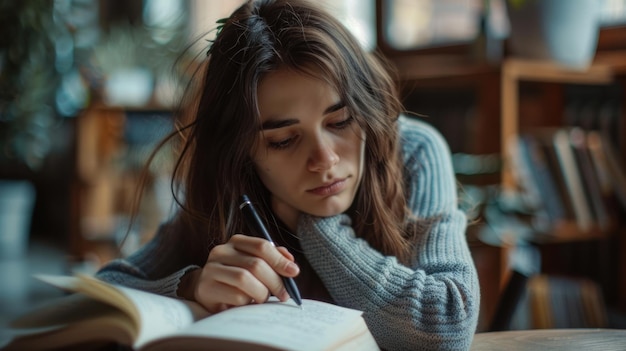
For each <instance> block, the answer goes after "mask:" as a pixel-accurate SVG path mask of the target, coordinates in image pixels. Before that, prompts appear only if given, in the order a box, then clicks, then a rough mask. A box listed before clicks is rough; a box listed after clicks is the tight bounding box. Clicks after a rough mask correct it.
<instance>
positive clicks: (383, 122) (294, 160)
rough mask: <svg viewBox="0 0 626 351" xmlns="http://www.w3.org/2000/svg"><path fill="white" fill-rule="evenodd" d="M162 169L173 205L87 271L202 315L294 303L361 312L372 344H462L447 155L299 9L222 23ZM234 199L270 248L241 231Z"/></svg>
mask: <svg viewBox="0 0 626 351" xmlns="http://www.w3.org/2000/svg"><path fill="white" fill-rule="evenodd" d="M200 87H201V89H200V91H199V93H198V95H197V100H196V101H195V102H194V105H192V107H193V111H194V113H193V118H192V121H191V122H190V124H189V125H188V126H186V127H184V128H182V129H181V131H180V132H179V133H178V134H176V136H177V137H179V138H180V141H181V142H182V143H183V147H182V150H181V154H180V159H179V162H178V164H177V167H176V169H175V172H174V176H175V177H176V179H182V189H184V191H183V195H182V200H181V201H180V204H181V206H180V207H181V210H180V211H178V213H177V215H176V216H175V218H174V219H173V220H171V221H169V222H168V223H166V224H164V225H163V226H162V227H161V228H160V229H159V231H158V233H157V234H156V236H155V237H154V239H153V240H152V241H151V242H149V243H148V244H147V245H146V246H145V247H144V248H142V249H141V250H140V251H139V252H137V253H135V254H134V255H132V256H131V257H129V258H127V259H124V260H116V261H113V262H111V263H110V264H108V265H107V266H105V267H104V268H103V269H102V270H101V271H100V272H99V273H98V277H100V278H101V279H103V280H106V281H110V282H115V283H120V284H123V285H127V286H132V287H135V288H140V289H144V290H148V291H152V292H156V293H160V294H163V295H168V296H176V297H181V298H186V299H190V300H195V301H197V302H198V303H200V304H202V305H203V306H204V307H205V308H207V309H208V310H209V311H211V312H219V311H222V310H224V309H226V308H230V307H232V306H239V305H244V304H249V303H263V302H265V301H266V300H267V298H268V297H269V295H275V296H277V297H278V298H279V299H281V300H283V301H284V300H286V299H287V298H288V295H287V293H286V290H285V288H284V286H283V284H282V281H281V278H280V276H286V277H294V279H295V280H296V282H297V285H298V287H299V289H300V292H301V294H302V297H303V298H313V299H320V300H325V301H330V302H333V303H335V304H339V305H343V306H347V307H351V308H355V309H359V310H362V311H364V318H365V320H366V322H367V324H368V326H369V328H370V330H371V331H372V334H373V335H374V337H375V338H376V340H377V342H378V343H379V345H380V346H381V347H382V348H384V349H389V350H392V349H410V350H416V349H454V350H459V349H467V348H469V345H470V343H471V340H472V335H473V333H474V329H475V327H476V322H477V316H478V303H479V302H478V301H479V291H478V282H477V275H476V271H475V268H474V266H473V263H472V259H471V256H470V253H469V250H468V246H467V243H466V241H465V236H464V233H465V228H466V218H465V216H464V214H463V213H462V212H461V211H460V210H459V209H458V208H457V203H456V202H457V198H456V187H455V180H454V175H453V172H452V168H451V162H450V155H449V150H448V148H447V145H446V144H445V143H444V141H443V139H442V138H441V136H440V135H439V134H437V133H436V132H435V130H434V129H432V128H431V127H429V126H427V125H425V124H423V123H420V122H417V121H416V120H410V119H408V118H406V117H400V112H401V106H400V103H399V101H398V99H397V96H396V95H395V91H394V89H393V84H392V81H391V79H390V78H389V76H388V75H387V73H385V71H384V69H383V68H382V66H381V65H380V64H379V63H378V62H377V61H376V60H375V59H374V58H373V57H371V56H370V55H368V54H367V53H365V52H363V51H362V49H361V48H360V47H359V45H358V43H357V41H356V40H355V39H354V38H353V37H352V36H351V35H350V34H349V33H348V32H347V31H346V29H344V28H343V27H342V26H341V25H340V24H339V23H338V22H337V21H336V20H335V19H334V18H333V17H331V16H330V15H328V14H327V13H326V12H324V11H322V10H320V9H318V8H317V7H316V6H315V5H314V4H312V3H309V2H305V1H301V0H297V1H296V0H260V1H249V2H247V3H245V4H244V5H242V6H241V7H240V8H239V9H237V10H236V11H235V12H234V13H233V14H232V15H231V16H230V17H229V18H228V19H227V21H226V23H225V24H224V26H223V28H221V31H220V32H219V33H218V35H217V37H216V39H215V41H214V42H213V43H212V46H211V48H210V50H209V52H208V57H207V68H206V72H205V73H204V77H203V81H202V83H201V86H200ZM242 194H248V196H249V197H250V199H251V201H252V202H253V203H254V204H255V205H256V207H257V209H259V210H260V212H261V216H262V217H263V219H264V220H265V222H266V224H267V225H268V227H269V228H270V231H272V235H273V236H274V240H275V242H276V244H277V245H278V246H279V248H278V249H277V248H275V247H273V246H271V245H270V244H269V243H268V242H267V241H265V240H263V239H260V238H257V237H252V236H247V235H241V234H237V233H247V232H248V231H247V229H246V228H245V226H244V220H243V218H242V216H241V213H240V211H239V208H238V205H239V203H240V198H241V195H242Z"/></svg>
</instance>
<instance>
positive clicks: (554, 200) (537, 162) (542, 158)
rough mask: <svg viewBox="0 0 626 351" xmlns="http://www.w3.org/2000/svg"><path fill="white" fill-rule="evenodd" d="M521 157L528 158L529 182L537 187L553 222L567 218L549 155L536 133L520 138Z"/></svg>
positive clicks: (542, 202) (542, 203)
mask: <svg viewBox="0 0 626 351" xmlns="http://www.w3.org/2000/svg"><path fill="white" fill-rule="evenodd" d="M518 140H519V148H520V157H521V158H525V159H526V163H527V165H526V167H527V168H528V169H529V172H528V173H529V176H528V178H529V180H528V181H529V182H530V181H532V183H534V186H535V187H536V190H535V192H536V193H537V196H538V198H539V202H540V203H541V207H543V208H544V209H545V211H546V213H547V216H548V218H549V220H550V222H551V223H552V224H555V223H557V222H559V221H563V220H566V210H565V206H564V201H563V199H562V197H561V195H560V194H559V193H558V187H557V184H556V181H555V179H554V174H553V173H552V171H551V170H550V167H549V165H548V161H547V157H546V155H545V154H544V151H543V149H542V148H541V146H540V142H539V140H538V139H537V137H536V136H535V135H532V134H523V135H520V137H519V138H518Z"/></svg>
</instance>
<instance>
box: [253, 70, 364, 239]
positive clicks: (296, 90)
mask: <svg viewBox="0 0 626 351" xmlns="http://www.w3.org/2000/svg"><path fill="white" fill-rule="evenodd" d="M257 94H258V104H259V110H260V114H261V123H262V125H261V130H260V131H259V133H260V138H259V142H258V144H257V145H256V147H255V149H254V150H253V154H252V158H253V160H254V163H255V166H256V170H257V173H258V175H259V177H260V179H261V181H262V182H263V184H265V186H266V187H267V189H268V190H269V191H270V192H271V194H272V199H271V200H272V209H273V210H274V212H275V213H276V215H277V216H278V217H279V218H280V219H281V220H282V221H283V222H285V224H286V225H288V226H289V227H290V228H291V229H295V227H296V225H297V219H298V215H299V213H300V212H305V213H308V214H312V215H315V216H320V217H327V216H333V215H336V214H339V213H342V212H344V211H346V210H347V209H348V208H349V207H350V205H351V204H352V201H353V200H354V196H355V194H356V192H357V189H358V186H359V183H360V181H361V177H362V174H363V163H364V161H363V160H364V150H365V134H364V132H363V131H362V129H361V128H360V127H359V125H358V123H357V122H356V120H355V119H354V118H353V116H350V115H349V113H348V110H347V108H346V107H345V105H344V102H343V101H341V99H340V97H339V94H338V93H337V91H336V90H335V89H334V88H333V87H332V86H330V85H329V84H327V83H326V82H325V81H323V80H321V79H315V78H313V77H311V76H309V75H305V74H303V73H300V72H297V71H294V70H289V69H280V70H277V71H274V72H271V73H269V74H267V75H266V76H265V77H264V78H263V79H262V80H261V82H260V83H259V87H258V93H257Z"/></svg>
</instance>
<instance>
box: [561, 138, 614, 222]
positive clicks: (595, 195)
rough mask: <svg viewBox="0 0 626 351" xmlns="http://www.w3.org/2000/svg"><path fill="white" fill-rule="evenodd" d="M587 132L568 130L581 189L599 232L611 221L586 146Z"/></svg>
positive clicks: (595, 170)
mask: <svg viewBox="0 0 626 351" xmlns="http://www.w3.org/2000/svg"><path fill="white" fill-rule="evenodd" d="M586 133H587V132H585V131H584V130H583V129H581V128H578V127H574V128H572V129H570V131H569V136H570V143H571V145H572V149H573V151H574V158H575V159H576V165H577V166H578V172H579V174H580V178H581V181H582V189H583V192H584V194H585V198H586V199H587V203H588V204H589V208H590V212H591V215H592V217H593V220H594V223H596V224H597V226H598V227H599V228H600V229H601V230H606V229H608V227H609V226H610V222H611V219H610V218H609V217H610V216H609V212H608V209H607V208H606V203H605V201H606V198H605V197H603V196H602V189H601V187H600V180H599V178H598V174H597V169H596V168H595V167H594V165H593V161H592V159H591V153H590V150H589V146H588V144H587V135H586Z"/></svg>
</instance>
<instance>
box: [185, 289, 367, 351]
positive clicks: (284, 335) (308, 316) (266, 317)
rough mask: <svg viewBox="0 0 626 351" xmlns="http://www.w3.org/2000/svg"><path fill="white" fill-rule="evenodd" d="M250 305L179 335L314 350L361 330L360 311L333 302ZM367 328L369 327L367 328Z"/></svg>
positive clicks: (195, 325) (216, 317)
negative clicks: (300, 306) (300, 304)
mask: <svg viewBox="0 0 626 351" xmlns="http://www.w3.org/2000/svg"><path fill="white" fill-rule="evenodd" d="M302 307H303V308H302V309H300V308H299V307H298V306H297V305H296V304H294V303H293V302H291V301H290V302H289V303H281V302H277V301H272V302H267V303H264V304H258V305H247V306H242V307H237V308H232V309H230V310H227V311H224V312H220V313H218V314H215V315H213V316H211V317H210V318H206V319H203V320H201V321H199V322H197V323H195V324H194V325H192V326H191V327H189V328H187V329H185V330H182V331H181V332H179V333H176V336H177V337H205V338H206V337H214V338H219V339H231V340H238V341H243V342H250V343H255V344H262V345H268V346H273V347H277V348H282V349H293V350H314V349H325V348H327V347H328V346H330V345H334V344H336V343H337V341H338V340H341V339H343V338H344V337H345V334H348V337H347V338H349V337H350V336H349V334H350V333H357V332H358V330H355V328H356V329H359V327H361V328H362V329H361V332H363V329H365V324H364V322H363V320H362V318H361V312H360V311H357V310H352V309H348V308H344V307H339V306H335V305H332V304H328V303H324V302H320V301H314V300H306V299H305V300H304V301H303V305H302ZM365 331H366V332H367V330H365Z"/></svg>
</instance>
